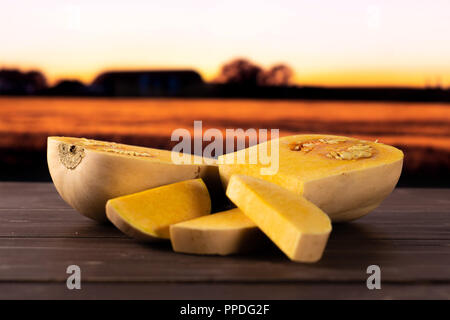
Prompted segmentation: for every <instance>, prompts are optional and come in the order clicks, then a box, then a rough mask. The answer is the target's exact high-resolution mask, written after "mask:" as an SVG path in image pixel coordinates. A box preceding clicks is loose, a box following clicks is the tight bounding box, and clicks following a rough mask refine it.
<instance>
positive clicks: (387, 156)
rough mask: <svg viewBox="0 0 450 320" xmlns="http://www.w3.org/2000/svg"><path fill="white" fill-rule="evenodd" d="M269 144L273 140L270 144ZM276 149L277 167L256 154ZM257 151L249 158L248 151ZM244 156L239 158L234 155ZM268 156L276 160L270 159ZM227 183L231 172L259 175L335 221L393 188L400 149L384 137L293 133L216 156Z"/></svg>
mask: <svg viewBox="0 0 450 320" xmlns="http://www.w3.org/2000/svg"><path fill="white" fill-rule="evenodd" d="M272 144H274V145H273V146H272ZM272 148H273V150H275V151H278V157H279V158H278V160H279V163H278V170H277V172H274V173H273V174H267V172H264V170H261V169H264V168H266V169H267V168H268V167H269V166H270V165H271V164H266V163H265V162H262V161H261V160H260V159H261V158H260V154H261V153H260V152H261V150H268V153H269V154H270V156H272V157H274V156H277V155H276V153H277V152H274V154H271V153H270V150H271V149H272ZM258 152H259V154H258V159H257V161H254V164H252V163H250V162H251V161H250V160H251V158H250V155H251V154H252V153H253V154H257V153H258ZM240 157H242V158H241V159H245V161H241V162H243V163H237V162H238V159H239V158H240ZM272 161H275V160H274V159H272ZM218 163H219V172H220V177H221V179H222V183H223V184H224V186H225V188H226V186H227V185H228V182H229V180H230V177H231V176H232V175H233V174H244V175H250V176H253V177H258V178H261V179H264V180H267V181H269V182H272V183H275V184H277V185H280V186H282V187H284V188H286V189H288V190H290V191H293V192H295V193H297V194H300V195H303V197H305V198H306V199H308V200H309V201H311V202H312V203H314V204H315V205H317V206H318V207H319V208H320V209H322V210H323V211H325V212H326V213H327V214H328V215H329V217H330V218H331V219H332V221H334V222H339V221H348V220H353V219H357V218H359V217H362V216H364V215H365V214H367V213H368V212H370V211H372V210H373V209H375V208H376V207H377V206H378V205H379V204H380V203H381V202H382V201H383V200H384V199H385V198H386V197H387V196H388V195H389V194H390V193H391V192H392V190H393V189H394V187H395V185H396V184H397V181H398V179H399V177H400V173H401V170H402V164H403V152H402V151H401V150H399V149H396V148H394V147H392V146H388V145H385V144H382V143H377V142H371V141H364V140H359V139H355V138H349V137H343V136H334V135H295V136H288V137H283V138H280V139H277V140H273V141H267V142H264V143H262V144H259V145H255V146H252V147H250V148H247V149H243V150H240V151H237V152H235V153H234V154H228V155H223V156H220V157H219V159H218Z"/></svg>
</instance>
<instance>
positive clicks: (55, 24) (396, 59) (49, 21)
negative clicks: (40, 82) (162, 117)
mask: <svg viewBox="0 0 450 320" xmlns="http://www.w3.org/2000/svg"><path fill="white" fill-rule="evenodd" d="M0 39H1V43H0V68H2V67H5V68H11V67H18V68H21V69H23V70H30V69H32V68H33V69H40V70H42V71H43V72H44V73H45V74H46V75H47V77H48V79H49V80H50V81H51V82H55V81H56V80H58V79H61V78H78V79H81V80H82V81H84V82H90V81H92V80H93V78H94V77H95V75H97V74H98V73H99V72H101V71H104V70H109V69H153V68H193V69H196V70H198V71H199V72H200V73H201V75H202V76H203V77H204V79H205V80H212V79H213V78H214V77H215V76H216V75H217V73H218V72H219V70H220V66H221V65H222V64H223V63H224V62H227V61H229V60H230V59H232V58H235V57H247V58H249V59H251V60H253V61H254V62H256V63H258V64H261V65H262V66H265V67H269V66H271V65H273V64H275V63H280V62H283V63H286V64H288V65H290V66H291V67H292V68H293V69H294V71H295V74H296V75H295V82H296V83H298V84H307V85H361V86H362V85H401V86H419V87H423V86H425V85H426V84H429V85H436V84H437V83H441V84H442V85H443V86H445V87H450V1H449V0H432V1H430V0H428V1H414V0H410V1H400V0H391V1H376V0H372V1H366V0H359V1H358V0H353V1H350V0H347V1H345V0H341V1H332V0H328V1H325V0H323V1H319V0H317V1H314V0H291V1H287V0H277V1H261V0H258V1H245V0H237V1H235V0H227V1H212V0H190V1H186V0H164V1H161V0H151V1H137V0H128V1H113V0H109V1H106V0H102V1H93V0H89V1H88V0H77V1H75V0H74V1H63V0H41V1H32V0H30V1H23V0H2V4H1V9H0Z"/></svg>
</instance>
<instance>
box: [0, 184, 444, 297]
mask: <svg viewBox="0 0 450 320" xmlns="http://www.w3.org/2000/svg"><path fill="white" fill-rule="evenodd" d="M373 264H375V265H378V266H380V268H381V290H369V289H367V286H366V280H367V277H368V276H369V275H368V274H367V273H366V269H367V267H368V266H369V265H373ZM69 265H78V266H79V267H80V268H81V286H82V288H81V290H68V289H67V287H66V279H67V277H68V276H69V275H68V274H66V269H67V267H68V266H69ZM449 266H450V189H397V190H395V192H394V193H393V194H392V195H391V196H390V197H389V198H388V199H387V200H386V201H385V202H384V203H383V205H382V206H381V207H379V208H378V209H377V210H375V211H374V212H372V213H371V214H369V215H368V216H366V217H364V218H362V219H360V220H358V221H355V222H352V223H347V224H337V225H334V230H333V232H332V235H331V237H330V240H329V243H328V246H327V248H326V251H325V254H324V256H323V258H322V260H321V261H320V262H319V263H316V264H299V263H293V262H290V261H289V260H288V259H287V258H286V257H285V256H284V255H283V254H282V253H281V252H280V251H279V250H278V249H277V248H275V247H273V246H267V247H265V248H264V249H263V250H262V251H261V252H256V253H253V254H251V255H245V256H244V255H243V256H228V257H217V256H212V257H208V256H193V255H185V254H178V253H174V252H172V251H171V248H170V244H169V243H161V244H154V245H149V244H141V243H138V242H136V241H134V240H132V239H129V238H127V237H126V236H124V235H123V234H121V233H120V232H119V231H117V230H116V229H115V228H114V227H113V226H112V225H100V224H97V223H95V222H93V221H90V220H89V219H87V218H84V217H82V216H81V215H79V214H78V213H77V212H75V211H74V210H73V209H71V208H70V207H69V206H68V205H66V204H65V203H64V202H63V201H62V200H61V199H60V197H59V196H58V194H57V193H56V191H55V189H54V187H53V185H52V184H50V183H0V299H18V298H19V299H22V298H26V299H49V298H52V299H100V298H101V299H316V298H326V299H347V298H350V299H351V298H356V299H360V298H363V299H392V298H393V299H396V298H426V299H427V298H428V299H449V298H450V268H449Z"/></svg>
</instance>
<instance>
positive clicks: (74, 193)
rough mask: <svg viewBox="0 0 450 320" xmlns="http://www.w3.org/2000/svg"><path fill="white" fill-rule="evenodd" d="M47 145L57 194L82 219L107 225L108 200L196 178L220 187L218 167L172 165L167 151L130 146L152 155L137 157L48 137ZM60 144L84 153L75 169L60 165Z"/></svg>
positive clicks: (77, 140)
mask: <svg viewBox="0 0 450 320" xmlns="http://www.w3.org/2000/svg"><path fill="white" fill-rule="evenodd" d="M89 141H94V140H89ZM47 143H48V145H47V162H48V167H49V171H50V175H51V177H52V180H53V183H54V185H55V187H56V190H57V191H58V193H59V194H60V195H61V197H62V198H63V199H64V200H65V201H66V202H67V203H68V204H69V205H70V206H72V207H73V208H74V209H76V210H77V211H78V212H80V213H81V214H82V215H84V216H86V217H88V218H91V219H93V220H96V221H99V222H105V221H107V217H106V214H105V204H106V202H107V201H108V200H109V199H111V198H115V197H119V196H122V195H127V194H131V193H135V192H139V191H143V190H146V189H150V188H155V187H158V186H162V185H166V184H170V183H174V182H178V181H184V180H189V179H196V178H203V179H204V180H205V182H206V183H207V184H208V186H212V188H213V189H214V188H217V186H218V185H219V177H218V169H217V166H215V165H205V164H192V165H191V164H189V165H185V164H182V165H180V164H174V163H172V162H171V161H170V151H165V150H158V149H151V148H142V147H134V146H130V148H132V149H133V150H138V151H140V152H145V153H148V154H150V155H152V157H137V156H130V155H124V154H118V153H112V152H106V151H100V150H96V149H95V148H91V147H89V146H86V145H85V144H84V143H85V142H84V140H83V139H79V138H69V137H49V138H48V141H47ZM99 143H103V142H99ZM60 144H68V145H77V146H80V147H81V148H83V149H84V157H83V158H82V159H81V161H80V162H79V163H78V164H77V165H76V167H75V168H72V169H69V168H67V166H66V165H64V164H63V162H62V161H61V156H60V151H59V149H58V148H59V145H60ZM119 146H124V148H127V147H128V146H126V145H119Z"/></svg>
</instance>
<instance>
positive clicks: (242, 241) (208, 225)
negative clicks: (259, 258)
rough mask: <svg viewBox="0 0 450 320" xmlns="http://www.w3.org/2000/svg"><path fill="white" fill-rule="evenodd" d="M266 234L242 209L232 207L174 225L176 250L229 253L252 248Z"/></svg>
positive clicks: (174, 246) (173, 238)
mask: <svg viewBox="0 0 450 320" xmlns="http://www.w3.org/2000/svg"><path fill="white" fill-rule="evenodd" d="M263 238H264V235H263V234H262V233H261V231H260V230H259V229H258V227H257V226H256V225H255V224H254V223H253V222H252V221H251V220H250V219H249V218H248V217H247V216H245V215H244V214H243V213H242V211H241V210H239V209H231V210H227V211H223V212H219V213H214V214H211V215H208V216H203V217H200V218H196V219H193V220H189V221H185V222H181V223H177V224H174V225H172V226H171V227H170V239H171V242H172V247H173V250H174V251H176V252H184V253H195V254H219V255H228V254H235V253H241V252H247V251H250V250H252V249H254V248H256V247H258V245H259V244H261V243H262V241H263Z"/></svg>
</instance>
